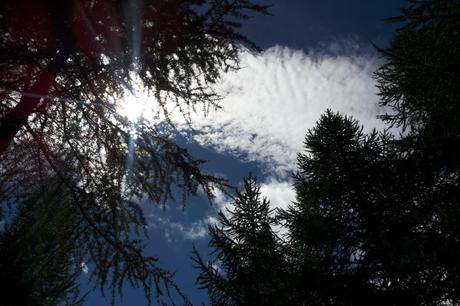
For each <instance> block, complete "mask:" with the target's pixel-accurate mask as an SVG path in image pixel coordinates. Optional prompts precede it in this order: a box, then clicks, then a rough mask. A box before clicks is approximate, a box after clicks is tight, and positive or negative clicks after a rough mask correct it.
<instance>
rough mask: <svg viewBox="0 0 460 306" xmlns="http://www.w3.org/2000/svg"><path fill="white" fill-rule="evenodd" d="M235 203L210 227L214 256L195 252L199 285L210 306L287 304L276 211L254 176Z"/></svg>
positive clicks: (236, 197)
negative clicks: (206, 293) (275, 226)
mask: <svg viewBox="0 0 460 306" xmlns="http://www.w3.org/2000/svg"><path fill="white" fill-rule="evenodd" d="M232 205H233V207H232V209H231V210H228V209H227V211H225V212H222V211H221V212H220V213H219V217H218V224H216V225H210V226H209V233H210V235H211V241H210V244H209V245H210V247H211V248H213V253H212V254H211V255H213V259H212V260H210V261H207V262H206V261H205V260H203V259H202V257H201V256H200V255H199V254H198V252H197V251H196V250H194V260H195V262H196V264H197V265H196V267H197V268H199V269H200V275H199V277H198V279H197V281H198V283H199V285H200V286H201V288H202V289H207V290H208V293H209V297H210V301H211V304H212V305H287V304H289V299H288V298H289V296H287V295H285V294H284V293H285V291H284V290H285V289H286V288H285V287H284V285H285V281H286V279H285V277H286V275H287V273H285V272H283V271H284V270H283V269H286V265H285V263H284V261H283V256H282V253H281V250H280V247H281V244H280V241H279V238H278V237H277V236H276V234H275V233H274V232H273V230H272V226H273V225H275V221H274V218H273V217H274V216H273V211H272V210H270V205H269V201H268V200H267V199H266V198H262V195H261V193H260V187H259V186H258V184H257V182H256V180H255V179H254V178H253V177H248V178H246V179H245V180H244V191H243V192H237V194H236V196H235V198H234V201H233V203H232Z"/></svg>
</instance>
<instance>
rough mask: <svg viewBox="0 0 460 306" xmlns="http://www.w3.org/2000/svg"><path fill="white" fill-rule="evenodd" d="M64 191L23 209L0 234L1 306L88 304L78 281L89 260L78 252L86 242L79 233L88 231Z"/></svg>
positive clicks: (32, 200) (40, 194)
mask: <svg viewBox="0 0 460 306" xmlns="http://www.w3.org/2000/svg"><path fill="white" fill-rule="evenodd" d="M49 183H56V181H54V182H53V181H50V182H49ZM61 191H62V189H61V186H59V183H58V184H56V185H55V186H54V188H53V189H52V190H50V189H49V190H46V191H43V190H40V191H37V192H36V193H34V194H33V195H32V196H30V197H29V198H27V199H25V200H24V201H23V202H21V203H18V204H17V205H16V208H17V210H18V211H17V213H16V214H15V217H14V219H12V220H10V221H9V223H8V224H7V225H5V226H4V229H3V230H2V232H1V233H0V271H1V278H0V296H1V302H0V304H1V305H18V306H32V305H37V306H38V305H47V306H54V305H82V304H83V298H82V296H81V295H80V291H79V286H78V285H77V277H78V275H79V274H80V272H81V264H82V262H83V260H84V258H85V257H86V256H84V254H83V253H82V252H81V251H83V250H81V249H79V248H77V247H76V246H77V245H78V244H79V243H82V241H83V239H82V237H81V235H77V234H76V231H75V229H78V230H79V231H81V230H83V231H84V228H83V226H82V224H80V219H79V214H78V211H77V209H76V207H75V206H74V205H72V201H71V198H70V197H69V196H62V193H61ZM74 239H77V241H75V240H74Z"/></svg>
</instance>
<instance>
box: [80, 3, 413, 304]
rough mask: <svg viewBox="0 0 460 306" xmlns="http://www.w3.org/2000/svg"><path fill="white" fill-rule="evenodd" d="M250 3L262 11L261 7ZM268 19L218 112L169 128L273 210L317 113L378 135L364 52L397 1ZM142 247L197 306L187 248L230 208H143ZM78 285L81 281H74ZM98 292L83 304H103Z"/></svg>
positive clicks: (257, 21) (275, 13) (282, 9)
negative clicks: (145, 239) (246, 183)
mask: <svg viewBox="0 0 460 306" xmlns="http://www.w3.org/2000/svg"><path fill="white" fill-rule="evenodd" d="M258 2H260V3H261V2H262V1H261V0H260V1H258ZM268 3H269V4H271V5H272V7H271V8H270V10H269V12H270V15H269V16H255V17H254V18H252V19H250V20H248V21H247V22H245V23H244V24H243V27H242V29H241V30H242V32H243V34H245V35H246V36H247V37H248V38H250V39H251V40H252V41H254V42H255V43H256V44H257V45H258V46H259V47H261V48H263V49H264V51H263V52H262V53H260V54H254V53H253V52H248V51H243V52H242V57H241V66H242V69H241V70H239V71H235V72H228V73H226V74H224V75H222V79H221V82H220V83H219V84H218V85H217V88H216V89H217V90H218V91H220V92H221V93H222V94H223V96H224V98H223V100H222V102H221V106H222V109H220V110H218V111H211V112H210V113H209V114H208V115H207V116H203V115H202V114H195V115H194V116H193V123H192V125H193V128H194V129H195V131H196V132H195V133H191V132H190V130H189V129H188V128H186V127H183V128H181V126H180V125H179V131H178V132H179V135H178V136H177V141H178V142H179V143H180V144H181V145H183V146H184V147H186V148H187V149H188V150H189V151H190V152H191V153H192V155H193V156H194V157H195V158H198V159H204V160H207V161H208V162H207V163H206V164H205V165H204V166H203V170H204V171H207V172H210V173H213V174H217V175H221V176H223V177H225V178H226V179H228V180H229V182H230V183H231V184H232V185H234V186H237V187H241V182H242V180H243V178H244V177H245V176H247V175H248V174H249V173H252V174H254V175H256V176H257V178H258V181H259V182H260V184H261V191H262V193H263V195H264V196H266V197H267V198H268V199H269V200H270V202H271V205H272V207H273V208H275V207H280V208H282V207H286V206H287V205H289V203H290V202H291V201H292V200H294V197H295V193H294V191H293V190H292V187H291V184H290V180H291V175H292V173H293V171H295V168H296V155H297V153H299V152H301V151H302V150H303V139H304V136H305V133H306V132H307V130H308V129H309V128H312V127H313V126H314V124H315V122H316V121H317V120H318V119H319V116H320V115H321V114H322V113H323V112H324V111H325V110H326V109H327V108H331V109H332V110H334V111H339V112H341V113H344V114H347V115H351V116H353V117H354V118H356V119H358V120H359V121H360V122H361V124H363V126H364V130H365V131H370V130H372V129H374V128H376V129H378V130H382V129H384V128H385V126H384V124H383V123H382V122H380V121H379V120H378V119H377V118H376V116H377V115H378V114H382V113H384V112H385V110H384V109H381V108H379V107H378V101H379V98H378V96H377V90H376V87H375V81H374V79H373V78H372V73H373V72H374V71H375V70H376V69H377V67H379V65H380V64H381V63H382V62H381V58H380V57H379V55H378V53H377V52H376V51H375V49H374V47H373V45H377V46H379V47H383V46H385V45H386V44H387V43H388V40H389V39H390V38H391V36H392V33H393V31H394V30H395V25H393V24H389V23H387V22H384V21H383V19H384V18H387V17H391V16H395V15H397V14H398V12H399V9H400V8H401V7H402V6H403V5H404V3H405V2H404V1H402V0H374V1H368V0H367V1H365V0H347V1H343V0H321V1H317V0H271V2H268ZM144 208H145V211H146V215H147V219H148V221H149V235H150V240H149V243H148V247H147V250H146V251H147V253H148V254H150V255H154V256H157V257H159V259H160V263H159V264H160V265H161V266H162V267H164V268H167V269H169V270H170V271H174V272H175V273H176V278H175V280H176V282H177V283H178V284H179V286H181V288H182V289H183V291H184V292H185V293H186V294H187V295H188V296H189V298H190V299H191V301H192V302H193V304H194V305H202V304H203V303H204V304H207V292H206V291H205V290H199V289H198V288H197V285H196V283H195V280H196V277H197V275H198V273H199V271H198V270H196V269H193V268H192V264H193V262H192V260H191V251H192V247H193V246H195V247H196V248H197V249H198V250H199V251H200V253H201V254H202V255H203V256H204V257H206V255H207V253H209V251H210V249H209V248H208V246H207V245H208V242H209V237H208V236H207V231H206V228H207V224H208V223H209V222H215V216H216V214H217V212H218V211H219V210H220V209H223V208H231V206H230V204H229V200H228V199H227V198H226V197H225V196H224V195H222V194H220V193H218V194H217V195H216V199H215V201H214V202H213V204H212V205H211V204H210V203H209V202H208V201H207V200H205V199H204V198H201V197H195V198H191V199H189V200H188V201H187V204H186V206H185V207H183V206H182V205H181V203H170V204H169V205H168V206H167V207H166V208H165V209H164V210H163V209H159V208H157V207H155V206H154V205H152V203H145V205H144ZM84 277H85V276H83V278H84ZM107 304H108V302H107V301H106V300H104V299H103V298H102V296H101V294H100V292H99V291H95V292H93V293H91V294H90V295H89V296H88V298H87V300H86V304H85V305H91V306H98V305H107ZM117 304H118V305H130V306H132V305H145V304H146V301H145V298H144V297H143V293H142V291H141V290H135V289H133V288H129V287H126V288H125V291H124V296H123V299H122V300H118V301H117Z"/></svg>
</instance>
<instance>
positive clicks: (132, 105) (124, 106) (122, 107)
mask: <svg viewBox="0 0 460 306" xmlns="http://www.w3.org/2000/svg"><path fill="white" fill-rule="evenodd" d="M149 99H151V97H149V96H148V95H146V94H145V93H143V92H142V91H137V90H133V91H130V90H126V91H125V94H124V96H123V98H122V99H121V103H120V104H119V105H118V113H119V114H120V115H122V116H125V117H126V118H128V120H129V121H130V122H136V121H139V120H140V119H141V118H142V117H143V116H144V115H145V114H144V113H145V112H146V108H147V100H149Z"/></svg>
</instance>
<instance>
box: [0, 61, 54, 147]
mask: <svg viewBox="0 0 460 306" xmlns="http://www.w3.org/2000/svg"><path fill="white" fill-rule="evenodd" d="M55 84H56V81H55V75H54V74H53V73H51V72H50V71H48V70H44V71H42V72H41V73H40V75H39V76H38V78H37V80H36V81H35V83H34V84H33V85H32V86H31V87H30V89H29V90H28V91H27V92H23V93H22V96H21V99H20V100H19V103H18V104H17V105H16V106H15V107H14V108H12V109H10V110H9V111H7V112H6V114H5V116H4V117H3V118H1V119H0V156H1V155H3V153H5V151H6V150H7V149H8V147H9V146H10V145H11V143H12V141H13V139H14V137H15V136H16V134H17V133H18V132H19V130H21V128H22V127H23V126H24V125H25V124H26V123H27V120H28V118H29V116H30V115H31V114H33V113H34V112H35V111H36V110H37V106H38V105H39V104H40V101H42V98H43V99H44V102H45V103H46V101H48V100H49V97H47V95H48V94H49V92H50V89H51V87H52V86H53V85H55Z"/></svg>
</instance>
